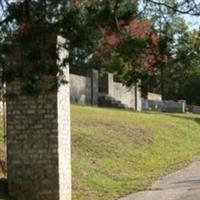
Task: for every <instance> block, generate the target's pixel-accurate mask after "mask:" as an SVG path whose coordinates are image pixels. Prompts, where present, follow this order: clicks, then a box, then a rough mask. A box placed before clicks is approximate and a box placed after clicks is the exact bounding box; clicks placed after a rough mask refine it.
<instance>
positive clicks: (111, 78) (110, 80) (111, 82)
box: [107, 73, 114, 97]
mask: <svg viewBox="0 0 200 200" xmlns="http://www.w3.org/2000/svg"><path fill="white" fill-rule="evenodd" d="M107 77H108V95H109V96H111V97H112V96H113V91H114V88H113V87H114V76H113V74H112V73H108V75H107Z"/></svg>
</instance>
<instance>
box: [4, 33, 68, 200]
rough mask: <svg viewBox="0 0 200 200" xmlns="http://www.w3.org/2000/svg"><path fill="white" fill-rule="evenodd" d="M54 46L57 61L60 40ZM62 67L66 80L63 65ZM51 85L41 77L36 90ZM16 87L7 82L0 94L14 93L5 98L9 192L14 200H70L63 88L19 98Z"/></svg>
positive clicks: (65, 92)
mask: <svg viewBox="0 0 200 200" xmlns="http://www.w3.org/2000/svg"><path fill="white" fill-rule="evenodd" d="M58 42H59V48H60V49H59V51H58V52H59V56H60V60H62V59H64V58H63V56H64V57H65V56H67V52H65V51H66V50H65V49H64V47H63V46H62V45H64V44H65V40H64V39H63V38H61V37H58ZM57 64H59V63H57ZM62 67H63V72H64V76H65V77H64V79H66V80H69V66H62ZM62 79H63V77H62ZM51 80H52V79H51V77H45V78H44V80H42V81H41V87H48V85H50V84H51ZM58 82H59V80H58ZM21 84H22V83H21V82H20V81H15V82H11V83H9V84H7V89H6V90H7V94H10V93H13V92H15V93H16V94H18V95H17V98H16V97H15V98H7V159H8V186H9V193H10V195H11V197H12V198H13V199H15V200H70V199H71V149H70V146H71V145H70V110H69V84H63V85H59V86H58V88H57V89H55V90H52V91H51V92H48V93H45V94H41V95H39V96H37V97H33V96H24V95H23V96H22V95H19V94H20V89H21Z"/></svg>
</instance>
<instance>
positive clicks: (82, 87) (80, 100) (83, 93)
mask: <svg viewBox="0 0 200 200" xmlns="http://www.w3.org/2000/svg"><path fill="white" fill-rule="evenodd" d="M91 100H92V99H91V78H90V77H85V76H79V75H75V74H70V101H71V103H75V104H91Z"/></svg>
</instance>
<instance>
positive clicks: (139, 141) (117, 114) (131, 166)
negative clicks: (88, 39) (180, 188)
mask: <svg viewBox="0 0 200 200" xmlns="http://www.w3.org/2000/svg"><path fill="white" fill-rule="evenodd" d="M71 112H72V162H73V200H108V199H109V200H116V199H118V197H121V196H124V195H126V194H129V193H132V192H134V191H138V190H141V189H143V188H145V187H147V186H148V185H149V184H151V182H152V181H154V180H156V179H157V178H158V177H160V176H162V175H164V174H166V173H169V172H170V171H172V170H175V169H178V168H181V167H183V166H185V165H187V164H188V163H190V162H191V161H192V160H194V159H198V157H199V156H200V118H199V117H198V115H192V114H191V115H189V114H185V115H178V114H177V115H176V114H161V113H151V112H150V113H149V112H148V113H135V112H131V111H123V110H115V109H102V108H93V107H86V106H74V105H73V106H72V108H71ZM0 200H5V198H3V197H1V196H0Z"/></svg>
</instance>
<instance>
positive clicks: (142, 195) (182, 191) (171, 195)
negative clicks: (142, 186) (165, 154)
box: [120, 161, 200, 200]
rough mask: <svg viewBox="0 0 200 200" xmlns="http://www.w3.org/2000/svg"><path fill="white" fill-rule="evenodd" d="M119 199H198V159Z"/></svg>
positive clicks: (199, 183) (199, 184) (199, 192)
mask: <svg viewBox="0 0 200 200" xmlns="http://www.w3.org/2000/svg"><path fill="white" fill-rule="evenodd" d="M120 200H200V161H197V162H195V163H193V164H192V165H190V166H189V167H187V168H185V169H182V170H180V171H177V172H175V173H172V174H170V175H168V176H166V177H164V178H162V179H161V180H159V181H157V182H156V183H155V184H153V185H152V187H151V188H149V190H147V191H143V192H138V193H135V194H132V195H129V196H127V197H125V198H121V199H120Z"/></svg>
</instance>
